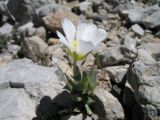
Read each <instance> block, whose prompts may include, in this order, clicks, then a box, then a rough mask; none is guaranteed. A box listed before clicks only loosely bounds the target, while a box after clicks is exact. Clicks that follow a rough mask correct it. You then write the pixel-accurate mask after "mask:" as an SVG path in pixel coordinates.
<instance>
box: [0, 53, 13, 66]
mask: <svg viewBox="0 0 160 120" xmlns="http://www.w3.org/2000/svg"><path fill="white" fill-rule="evenodd" d="M12 60H13V55H12V54H10V53H2V54H0V67H1V66H5V65H7V64H8V63H9V62H11V61H12Z"/></svg>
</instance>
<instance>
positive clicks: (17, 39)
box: [12, 22, 20, 44]
mask: <svg viewBox="0 0 160 120" xmlns="http://www.w3.org/2000/svg"><path fill="white" fill-rule="evenodd" d="M19 26H20V24H19V23H17V22H16V23H15V25H14V27H13V30H12V39H13V40H15V43H16V44H20V33H19V31H18V28H19Z"/></svg>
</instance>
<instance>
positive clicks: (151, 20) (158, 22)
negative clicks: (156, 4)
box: [143, 8, 160, 28]
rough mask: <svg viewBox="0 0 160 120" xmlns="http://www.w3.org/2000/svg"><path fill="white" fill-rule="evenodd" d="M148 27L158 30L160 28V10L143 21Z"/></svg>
mask: <svg viewBox="0 0 160 120" xmlns="http://www.w3.org/2000/svg"><path fill="white" fill-rule="evenodd" d="M143 23H144V24H145V26H146V27H150V28H156V27H159V26H160V8H159V10H158V11H156V12H153V13H152V14H151V15H149V16H147V17H146V18H144V19H143Z"/></svg>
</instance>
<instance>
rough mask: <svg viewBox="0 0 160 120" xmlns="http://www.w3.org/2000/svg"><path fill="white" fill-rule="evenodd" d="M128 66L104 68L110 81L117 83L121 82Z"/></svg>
mask: <svg viewBox="0 0 160 120" xmlns="http://www.w3.org/2000/svg"><path fill="white" fill-rule="evenodd" d="M128 67H129V66H111V67H106V68H105V69H104V70H105V71H106V72H107V73H108V74H109V76H110V78H111V80H112V81H114V82H115V83H117V84H122V82H124V81H123V78H124V76H125V74H126V72H127V68H128Z"/></svg>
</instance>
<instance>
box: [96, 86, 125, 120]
mask: <svg viewBox="0 0 160 120" xmlns="http://www.w3.org/2000/svg"><path fill="white" fill-rule="evenodd" d="M95 95H96V96H97V99H96V103H95V104H94V110H95V113H96V114H97V115H98V116H99V119H103V120H117V119H118V120H123V119H124V118H125V115H124V111H123V108H122V106H121V104H120V103H119V101H118V99H117V98H115V97H114V96H113V95H112V94H110V93H109V92H107V91H105V90H102V89H97V90H96V91H95Z"/></svg>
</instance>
